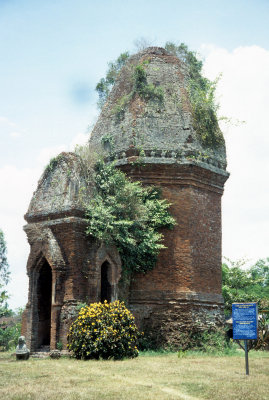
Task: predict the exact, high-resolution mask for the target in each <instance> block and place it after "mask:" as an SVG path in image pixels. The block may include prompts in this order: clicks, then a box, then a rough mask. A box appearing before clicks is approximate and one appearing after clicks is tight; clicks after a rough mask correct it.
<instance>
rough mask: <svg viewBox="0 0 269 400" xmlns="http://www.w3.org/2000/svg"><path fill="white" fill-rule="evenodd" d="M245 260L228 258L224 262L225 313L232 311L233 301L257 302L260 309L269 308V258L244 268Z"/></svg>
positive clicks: (223, 291)
mask: <svg viewBox="0 0 269 400" xmlns="http://www.w3.org/2000/svg"><path fill="white" fill-rule="evenodd" d="M245 265H246V261H245V260H239V261H231V260H229V259H226V263H224V264H222V295H223V298H224V304H225V313H226V314H227V315H229V314H231V312H232V303H236V302H239V303H240V302H257V303H258V306H259V309H269V258H266V259H260V260H258V261H257V262H256V263H255V264H254V265H253V266H251V267H250V268H244V266H245Z"/></svg>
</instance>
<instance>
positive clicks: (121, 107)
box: [90, 47, 226, 175]
mask: <svg viewBox="0 0 269 400" xmlns="http://www.w3.org/2000/svg"><path fill="white" fill-rule="evenodd" d="M194 126H195V125H194V122H193V113H192V106H191V102H190V98H189V92H188V71H187V67H186V65H185V64H184V62H182V61H181V60H180V59H179V58H178V57H176V56H174V55H172V54H170V53H168V52H167V51H166V50H165V49H163V48H160V47H149V48H147V49H145V50H143V51H141V52H139V53H137V54H135V55H133V56H132V57H130V58H129V60H128V62H127V63H126V65H125V66H124V67H123V68H122V70H121V71H120V73H119V76H118V78H117V80H116V83H115V85H114V87H113V89H112V91H111V93H110V95H109V97H108V99H107V102H106V104H105V106H104V107H103V109H102V112H101V114H100V117H99V119H98V121H97V123H96V125H95V127H94V129H93V132H92V135H91V138H90V142H92V143H94V144H96V145H100V144H102V145H103V147H105V148H106V149H108V150H109V151H110V152H111V153H112V154H113V155H114V157H115V158H116V159H117V162H118V164H119V165H124V164H127V163H128V162H130V160H131V159H133V156H139V155H142V156H143V162H144V163H150V164H153V163H157V164H160V163H164V164H174V163H176V164H189V163H192V164H196V165H199V166H201V167H203V168H206V169H210V170H212V171H214V172H217V173H220V174H224V175H226V172H225V170H226V151H225V143H224V140H221V141H220V142H219V143H218V145H217V146H208V145H207V144H206V143H204V142H203V138H202V136H201V135H200V134H198V133H197V132H196V130H195V127H194ZM218 134H219V135H221V137H222V134H221V132H220V130H219V132H218Z"/></svg>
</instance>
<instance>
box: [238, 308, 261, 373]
mask: <svg viewBox="0 0 269 400" xmlns="http://www.w3.org/2000/svg"><path fill="white" fill-rule="evenodd" d="M232 312H233V339H234V340H242V339H243V340H244V343H245V361H246V375H249V363H248V342H247V341H248V339H257V338H258V306H257V303H233V305H232Z"/></svg>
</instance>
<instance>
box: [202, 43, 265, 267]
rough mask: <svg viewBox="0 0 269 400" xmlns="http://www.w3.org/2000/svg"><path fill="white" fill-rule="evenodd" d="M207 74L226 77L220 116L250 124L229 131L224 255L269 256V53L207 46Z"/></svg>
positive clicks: (255, 48) (221, 90) (221, 86)
mask: <svg viewBox="0 0 269 400" xmlns="http://www.w3.org/2000/svg"><path fill="white" fill-rule="evenodd" d="M202 51H204V52H206V54H207V55H206V58H205V64H204V72H205V74H206V76H208V77H209V78H210V79H215V78H216V76H217V75H218V74H219V73H222V79H221V81H220V83H219V86H218V91H217V95H218V97H219V99H220V105H221V107H220V114H221V115H226V116H227V117H232V118H233V119H239V120H243V121H245V123H244V124H242V125H239V126H237V127H236V126H231V127H229V128H228V129H226V145H227V158H228V170H229V172H230V173H231V176H230V178H229V179H228V181H227V183H226V187H225V191H224V197H223V254H224V255H226V256H228V257H229V258H233V259H235V258H241V257H244V256H245V257H247V258H249V257H250V258H252V259H253V260H256V259H258V258H260V257H267V256H268V255H269V252H268V237H269V212H268V204H269V191H268V176H269V163H268V154H269V132H268V125H267V114H268V109H269V91H268V87H269V51H266V50H265V49H263V48H261V47H258V46H249V47H239V48H236V49H234V50H233V51H232V52H228V51H227V50H226V49H222V48H216V47H214V46H203V48H202Z"/></svg>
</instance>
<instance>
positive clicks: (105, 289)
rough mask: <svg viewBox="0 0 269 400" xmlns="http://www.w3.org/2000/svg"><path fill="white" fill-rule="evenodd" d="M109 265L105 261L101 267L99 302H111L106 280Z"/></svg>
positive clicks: (108, 285)
mask: <svg viewBox="0 0 269 400" xmlns="http://www.w3.org/2000/svg"><path fill="white" fill-rule="evenodd" d="M109 269H110V264H109V263H108V262H107V261H105V262H104V263H103V264H102V266H101V302H102V303H103V302H104V301H105V300H106V301H107V302H108V303H110V302H111V285H110V283H109V280H108V273H109Z"/></svg>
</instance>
